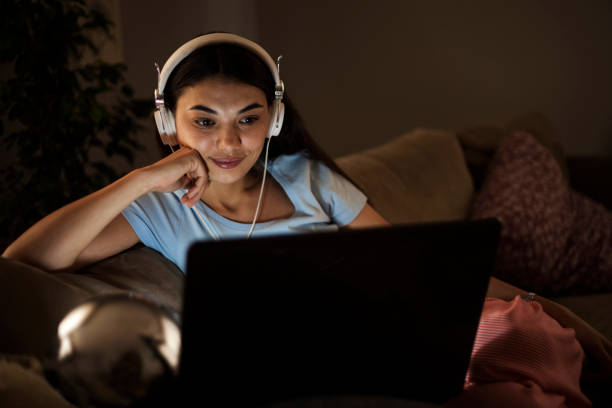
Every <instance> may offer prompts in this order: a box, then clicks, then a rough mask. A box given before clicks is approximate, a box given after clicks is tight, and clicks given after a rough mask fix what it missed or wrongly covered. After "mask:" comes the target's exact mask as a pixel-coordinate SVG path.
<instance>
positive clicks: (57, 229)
mask: <svg viewBox="0 0 612 408" xmlns="http://www.w3.org/2000/svg"><path fill="white" fill-rule="evenodd" d="M186 175H188V176H186ZM207 182H208V177H207V172H206V166H205V165H204V162H203V161H202V159H201V158H200V156H199V154H198V153H197V152H196V151H194V150H192V149H188V148H183V149H180V150H178V151H177V152H175V153H173V154H172V155H170V156H168V157H166V158H165V159H162V160H160V161H159V162H157V163H155V164H153V165H151V166H148V167H145V168H142V169H138V170H135V171H133V172H131V173H129V174H128V175H126V176H124V177H122V178H121V179H119V180H117V181H115V182H114V183H112V184H110V185H108V186H106V187H105V188H103V189H101V190H99V191H96V192H94V193H92V194H90V195H88V196H86V197H83V198H81V199H80V200H77V201H75V202H73V203H70V204H68V205H66V206H65V207H62V208H60V209H59V210H57V211H55V212H53V213H51V214H50V215H48V216H47V217H45V218H43V219H42V220H40V221H39V222H37V223H36V224H34V225H33V226H32V227H31V228H30V229H28V230H27V231H26V232H24V233H23V234H22V235H21V236H20V237H19V238H18V239H17V240H16V241H15V242H13V243H12V244H11V245H10V246H9V247H8V248H7V249H6V250H5V251H4V253H3V254H2V256H3V257H6V258H11V259H15V260H18V261H21V262H24V263H28V264H30V265H34V266H37V267H40V268H43V269H46V270H50V271H53V270H63V269H66V268H74V267H75V266H82V265H85V264H87V263H91V262H95V261H97V260H99V259H102V258H105V257H108V256H111V255H113V254H116V253H118V252H120V251H121V250H123V249H126V248H129V247H130V246H132V245H134V244H135V243H136V242H138V237H137V236H136V234H135V233H134V231H133V230H132V229H131V227H130V226H129V224H128V223H127V221H126V220H125V218H124V217H123V216H122V215H121V214H120V213H121V211H122V210H123V209H124V208H125V207H127V206H128V205H129V204H130V203H131V202H132V201H134V200H136V199H137V198H138V197H140V196H141V195H143V194H145V193H147V192H150V191H174V190H176V189H179V188H184V187H188V188H189V190H188V191H187V193H186V194H185V196H183V198H182V199H181V201H182V202H183V203H184V204H186V205H189V206H193V204H195V202H197V201H198V200H199V198H200V196H201V193H202V191H203V190H204V188H205V187H206V185H207Z"/></svg>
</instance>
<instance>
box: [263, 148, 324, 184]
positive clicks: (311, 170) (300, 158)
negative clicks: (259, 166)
mask: <svg viewBox="0 0 612 408" xmlns="http://www.w3.org/2000/svg"><path fill="white" fill-rule="evenodd" d="M325 169H327V166H325V165H324V164H323V163H322V162H320V161H319V160H316V159H313V158H312V157H311V156H310V155H309V154H308V152H307V151H306V150H300V151H298V152H296V153H292V154H283V155H280V156H278V157H276V158H275V159H274V160H273V161H272V163H271V166H270V170H271V171H272V172H273V173H276V174H280V175H282V176H283V177H285V178H286V179H288V180H291V181H295V180H299V179H304V178H310V177H312V175H313V174H318V173H320V172H321V171H324V170H325Z"/></svg>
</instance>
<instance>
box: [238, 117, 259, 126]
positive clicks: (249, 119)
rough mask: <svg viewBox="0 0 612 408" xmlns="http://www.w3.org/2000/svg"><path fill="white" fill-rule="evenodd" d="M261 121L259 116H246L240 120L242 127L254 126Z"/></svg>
mask: <svg viewBox="0 0 612 408" xmlns="http://www.w3.org/2000/svg"><path fill="white" fill-rule="evenodd" d="M257 120H259V116H246V117H244V118H242V119H240V124H242V125H252V124H253V123H255V122H257Z"/></svg>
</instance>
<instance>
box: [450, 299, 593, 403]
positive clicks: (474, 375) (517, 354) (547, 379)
mask: <svg viewBox="0 0 612 408" xmlns="http://www.w3.org/2000/svg"><path fill="white" fill-rule="evenodd" d="M583 360H584V352H583V350H582V347H581V346H580V344H579V343H578V341H577V340H576V337H575V333H574V330H573V329H566V328H563V327H561V326H560V325H559V323H557V321H556V320H554V319H552V318H551V317H550V316H548V315H547V314H546V313H544V311H543V310H542V306H541V305H540V304H539V303H538V302H528V301H525V300H523V299H521V298H520V297H518V296H517V297H516V298H514V300H512V301H510V302H508V301H504V300H500V299H493V298H488V299H487V300H486V301H485V305H484V309H483V312H482V316H481V319H480V324H479V326H478V332H477V334H476V341H475V344H474V349H473V351H472V359H471V362H470V366H469V369H468V373H467V376H466V380H465V388H464V391H463V392H462V393H461V394H460V395H459V396H457V397H456V398H454V399H453V400H451V401H449V403H448V404H447V406H449V407H453V408H456V407H489V406H495V407H534V408H535V407H538V408H542V407H546V408H548V407H551V408H552V407H554V408H558V407H568V408H579V407H590V406H591V403H590V401H589V400H588V398H587V397H586V396H585V395H584V394H583V393H582V392H581V391H580V384H579V380H580V372H581V369H582V363H583Z"/></svg>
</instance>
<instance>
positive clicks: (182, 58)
mask: <svg viewBox="0 0 612 408" xmlns="http://www.w3.org/2000/svg"><path fill="white" fill-rule="evenodd" d="M156 104H157V112H156V114H155V115H156V120H157V123H158V130H159V132H160V136H161V137H162V141H164V143H167V144H169V145H170V146H171V147H172V145H178V149H177V150H176V151H173V153H172V154H170V155H168V156H167V157H165V158H164V159H162V160H160V161H158V162H156V163H154V164H152V165H150V166H147V167H144V168H140V169H137V170H134V171H132V172H131V173H129V174H127V175H126V176H124V177H122V178H121V179H119V180H117V181H116V182H114V183H112V184H111V185H109V186H107V187H105V188H103V189H101V190H99V191H97V192H95V193H93V194H91V195H89V196H86V197H84V198H82V199H80V200H78V201H76V202H73V203H71V204H69V205H67V206H65V207H63V208H61V209H59V210H57V211H56V212H54V213H52V214H51V215H49V216H47V217H45V218H44V219H42V220H41V221H39V222H38V223H37V224H35V225H34V226H33V227H31V228H30V229H29V230H28V231H26V232H25V233H24V234H23V235H22V236H21V237H19V238H18V239H17V240H16V241H15V242H14V243H13V244H12V245H11V246H10V247H9V248H7V250H6V251H5V253H4V254H3V256H5V257H8V258H13V259H17V260H20V261H23V262H26V263H29V264H32V265H35V266H38V267H41V268H43V269H46V270H49V271H59V270H74V269H78V268H80V267H82V266H83V265H86V264H89V263H92V262H95V261H98V260H100V259H103V258H106V257H109V256H111V255H114V254H116V253H118V252H120V251H122V250H125V249H127V248H129V247H131V246H132V245H134V244H136V243H137V242H139V241H141V242H143V243H144V244H145V245H147V246H150V247H152V248H154V249H156V250H158V251H159V252H161V253H162V254H163V255H165V256H166V257H167V258H169V259H170V260H172V261H173V262H174V263H175V264H177V266H179V268H181V269H182V270H183V271H184V270H185V255H186V250H187V248H188V247H189V245H190V244H191V243H192V242H194V241H196V240H201V239H218V238H227V237H240V236H243V237H248V236H251V234H253V235H254V236H263V235H266V234H279V233H294V232H299V231H304V230H312V229H320V228H344V227H346V228H355V227H365V226H381V225H388V223H387V222H386V221H385V220H384V218H383V217H382V216H381V215H380V214H378V213H377V212H376V211H375V210H374V209H373V208H372V207H371V206H370V205H369V204H368V203H367V199H366V197H365V196H364V195H363V193H361V192H360V191H359V190H358V189H357V188H356V187H355V186H354V185H353V184H352V183H351V182H350V181H348V179H347V178H346V177H344V176H343V174H342V171H341V170H340V169H338V167H337V166H336V165H335V164H334V162H333V161H332V160H331V159H330V158H329V157H328V156H327V155H325V154H324V153H323V152H322V151H321V149H319V148H318V147H317V146H316V144H315V143H314V142H313V141H312V139H311V138H310V136H309V135H308V133H307V132H306V130H305V128H304V126H303V125H302V122H301V120H300V117H299V115H298V113H297V111H296V110H295V109H294V108H293V106H292V104H291V103H290V101H289V100H288V98H287V96H286V95H285V94H284V85H283V83H282V81H281V80H280V78H279V73H278V68H277V66H275V62H274V61H273V60H272V59H271V58H270V57H269V56H268V55H267V53H265V51H264V50H263V49H261V47H259V46H258V45H257V44H254V43H251V42H250V41H248V40H245V39H243V38H241V37H237V36H233V35H230V34H209V35H206V36H202V37H198V38H196V39H194V40H192V41H190V42H188V43H187V44H185V45H184V46H183V47H181V48H179V49H178V50H177V51H176V52H175V53H174V54H173V56H171V57H170V59H169V60H168V62H167V63H166V65H165V66H164V69H163V70H162V71H161V73H160V78H159V83H158V89H157V90H156ZM276 134H277V135H278V136H277V137H276V136H273V135H276ZM272 138H273V139H274V140H272ZM268 148H269V151H268ZM268 172H269V173H270V176H271V177H268V179H267V183H265V181H266V174H267V173H268ZM525 294H526V292H524V291H522V290H519V289H517V288H515V287H512V286H510V285H507V284H505V283H503V282H500V281H498V280H496V279H492V280H491V285H490V287H489V293H488V295H489V296H491V297H492V298H501V299H506V300H512V299H514V300H512V302H503V303H499V302H493V303H491V301H492V300H491V301H488V303H487V305H486V307H485V313H484V314H483V324H486V321H487V320H486V319H487V316H488V315H487V314H486V313H487V311H488V310H494V311H495V316H498V315H500V313H501V314H503V313H505V314H506V315H509V313H510V314H511V313H516V312H517V310H518V313H519V315H520V316H522V318H524V319H527V320H529V319H530V317H533V316H537V317H538V319H540V320H542V321H544V322H545V323H550V322H554V321H553V320H552V319H550V317H548V315H546V314H543V312H542V311H541V309H538V307H535V308H534V307H532V306H526V305H527V302H525V301H524V300H522V299H521V298H518V297H516V296H517V295H525ZM541 304H542V306H543V307H544V310H545V311H546V312H547V313H548V314H550V315H552V316H553V317H554V318H556V319H557V320H559V321H560V322H561V323H562V324H563V325H565V326H569V327H574V328H575V329H576V332H577V334H578V336H579V339H580V340H581V341H582V342H583V345H585V346H586V347H588V348H589V351H591V352H594V353H598V355H599V356H602V355H603V356H604V357H605V346H606V344H607V343H606V342H605V339H603V338H602V337H601V336H600V335H599V334H598V333H597V332H596V331H594V330H593V329H591V328H590V326H588V325H587V324H586V323H584V322H583V321H581V320H580V319H578V318H577V317H576V316H574V315H573V314H571V312H569V310H567V309H565V308H563V307H561V306H559V305H557V304H556V303H553V302H550V301H547V300H545V299H541ZM488 305H491V306H488ZM512 305H515V306H516V305H518V306H516V307H514V306H512ZM538 305H539V303H538ZM555 323H556V322H555ZM504 324H510V325H511V324H512V323H508V322H506V323H504ZM481 326H482V325H481ZM553 326H554V325H553ZM557 326H558V325H557ZM557 326H554V327H553V328H552V329H551V330H550V331H549V332H550V333H552V334H551V335H552V336H553V337H554V336H557V334H558V335H560V336H561V337H563V336H565V337H567V336H568V333H569V337H570V345H571V347H573V349H572V350H574V354H573V357H572V358H573V360H572V361H571V364H572V367H574V368H575V367H576V364H578V367H581V365H582V357H583V355H582V354H581V353H582V350H581V349H580V346H579V345H578V343H577V342H576V341H575V339H574V338H573V332H572V331H571V330H570V331H569V332H568V331H567V330H568V329H562V328H561V327H560V326H559V327H557ZM481 328H482V327H481ZM481 339H482V336H481ZM541 341H542V342H546V341H549V340H541ZM572 341H573V343H572ZM576 353H577V354H576ZM476 357H477V356H476ZM478 361H480V360H478V358H475V359H474V360H473V363H474V362H478ZM562 363H563V362H562ZM485 365H486V364H485ZM474 367H476V366H475V365H473V368H474ZM560 367H561V368H563V367H564V366H563V364H561V365H560ZM574 371H575V370H574ZM574 374H575V375H574V377H572V378H571V379H570V380H571V381H570V382H572V381H573V382H572V383H571V384H570V386H567V387H565V389H563V388H562V389H561V390H560V391H559V392H560V393H561V394H562V393H563V392H566V391H567V390H568V389H570V390H569V391H567V393H569V394H572V396H571V398H573V401H577V402H576V404H577V405H580V404H588V402H585V399H582V397H584V396H581V394H580V391H579V387H578V383H577V380H578V378H577V377H576V375H579V370H578V373H577V374H576V373H574ZM512 378H514V377H512ZM512 378H510V380H511V381H510V382H512ZM472 379H477V376H473V378H472ZM468 380H470V379H468ZM483 381H487V380H483ZM468 382H469V381H468ZM472 382H473V381H472ZM472 382H470V383H469V384H468V385H469V386H470V388H471V389H473V387H472ZM568 387H569V388H568ZM532 391H533V390H532ZM540 391H541V390H540ZM516 392H517V391H516V390H510V393H511V394H512V393H516ZM521 392H522V395H524V394H525V393H524V390H522V391H520V392H519V393H521ZM536 394H537V396H538V398H540V397H541V395H544V396H546V395H545V394H546V392H544V391H542V392H541V393H539V394H538V392H537V390H536ZM471 395H473V394H470V395H468V398H473V397H472V396H471ZM477 395H479V394H477ZM534 395H535V394H534ZM534 398H535V397H534ZM571 398H570V399H571ZM536 399H537V398H536ZM536 399H533V400H534V401H535V400H536ZM553 400H554V399H553ZM553 400H551V401H553ZM557 400H558V399H557ZM557 400H554V401H557ZM468 401H469V400H468ZM461 402H462V401H460V400H459V401H455V403H456V404H460V403H461Z"/></svg>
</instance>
